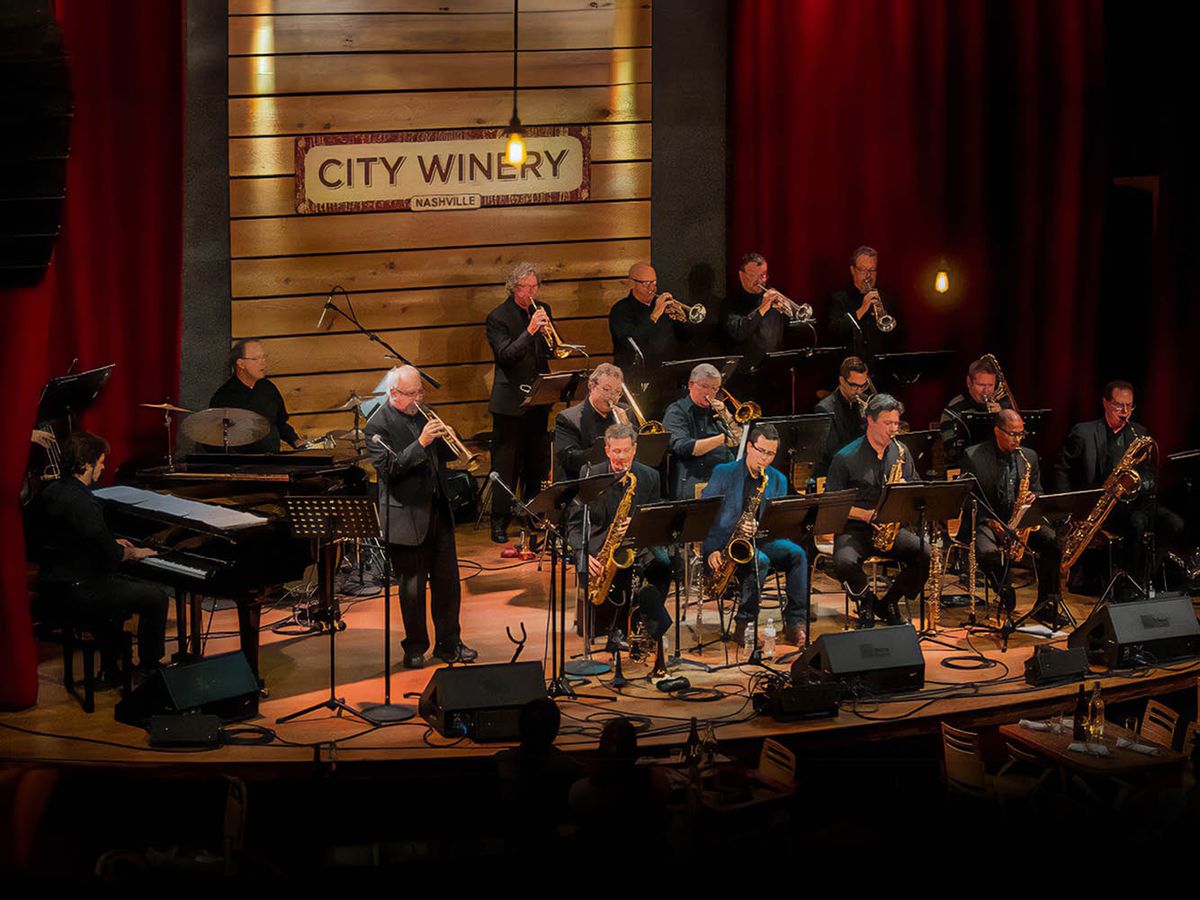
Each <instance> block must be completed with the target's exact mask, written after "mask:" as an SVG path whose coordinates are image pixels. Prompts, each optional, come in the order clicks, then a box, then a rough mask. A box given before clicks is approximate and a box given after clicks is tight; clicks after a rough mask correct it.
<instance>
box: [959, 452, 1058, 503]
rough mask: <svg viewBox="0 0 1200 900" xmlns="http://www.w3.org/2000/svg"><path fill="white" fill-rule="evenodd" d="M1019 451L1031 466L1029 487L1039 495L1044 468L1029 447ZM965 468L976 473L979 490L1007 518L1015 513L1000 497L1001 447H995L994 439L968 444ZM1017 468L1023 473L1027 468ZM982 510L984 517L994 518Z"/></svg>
mask: <svg viewBox="0 0 1200 900" xmlns="http://www.w3.org/2000/svg"><path fill="white" fill-rule="evenodd" d="M1017 452H1018V453H1020V454H1021V455H1022V456H1023V457H1024V458H1025V461H1026V462H1027V463H1029V465H1030V470H1029V489H1030V490H1031V491H1033V492H1034V493H1035V494H1040V493H1041V492H1042V470H1041V465H1040V464H1039V463H1038V455H1037V453H1035V452H1034V451H1033V450H1031V449H1029V448H1028V447H1020V448H1018V450H1017ZM963 470H964V471H966V472H969V473H970V474H972V475H974V476H975V483H976V484H977V485H978V487H977V488H976V490H978V492H979V494H980V495H981V496H982V497H983V499H984V500H986V501H987V503H988V504H989V505H990V506H991V507H992V509H994V510H995V511H996V512H998V513H999V514H1000V515H1002V516H1004V517H1006V518H1007V517H1010V516H1011V515H1012V509H1010V508H1009V507H1008V505H1007V504H1005V503H1003V501H1001V499H1000V448H999V447H997V446H996V441H995V440H994V439H993V440H990V441H984V442H983V443H982V444H975V445H974V446H971V447H968V448H967V452H966V454H965V455H964V456H963ZM1018 471H1019V472H1024V469H1023V468H1022V469H1020V470H1018ZM980 512H981V514H983V515H984V518H991V516H990V514H987V513H986V511H985V510H982V509H981V510H980Z"/></svg>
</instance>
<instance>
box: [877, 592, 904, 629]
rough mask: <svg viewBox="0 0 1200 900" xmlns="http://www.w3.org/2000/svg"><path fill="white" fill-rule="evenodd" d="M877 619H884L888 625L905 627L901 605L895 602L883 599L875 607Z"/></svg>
mask: <svg viewBox="0 0 1200 900" xmlns="http://www.w3.org/2000/svg"><path fill="white" fill-rule="evenodd" d="M875 616H876V618H879V619H883V621H884V622H885V623H886V624H888V625H903V624H904V617H903V616H901V615H900V605H899V604H898V603H897V602H896V601H895V600H888V599H886V598H885V599H883V600H880V601H879V602H878V603H877V604H876V605H875Z"/></svg>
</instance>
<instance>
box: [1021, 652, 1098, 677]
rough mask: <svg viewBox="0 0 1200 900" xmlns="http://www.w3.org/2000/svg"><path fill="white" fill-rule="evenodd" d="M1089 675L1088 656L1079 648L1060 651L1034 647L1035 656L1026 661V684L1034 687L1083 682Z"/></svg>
mask: <svg viewBox="0 0 1200 900" xmlns="http://www.w3.org/2000/svg"><path fill="white" fill-rule="evenodd" d="M1087 673H1088V661H1087V654H1086V653H1084V652H1083V650H1082V649H1081V648H1078V647H1074V648H1070V649H1067V650H1059V649H1058V648H1057V647H1050V646H1046V645H1044V644H1043V645H1041V646H1038V647H1034V648H1033V656H1031V657H1029V659H1027V660H1025V683H1026V684H1031V685H1033V686H1034V687H1046V686H1047V685H1051V684H1066V683H1067V682H1068V681H1082V680H1083V679H1084V678H1086V677H1087Z"/></svg>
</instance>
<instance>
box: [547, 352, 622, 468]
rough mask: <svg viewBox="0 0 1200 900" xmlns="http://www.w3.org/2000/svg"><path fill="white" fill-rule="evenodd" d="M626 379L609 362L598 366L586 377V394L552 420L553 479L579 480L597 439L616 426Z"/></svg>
mask: <svg viewBox="0 0 1200 900" xmlns="http://www.w3.org/2000/svg"><path fill="white" fill-rule="evenodd" d="M624 382H625V379H624V377H623V376H622V374H621V370H620V369H618V368H617V367H616V366H614V365H613V364H612V363H600V365H598V366H596V368H594V369H592V371H591V374H590V375H588V393H587V396H586V397H584V398H583V399H582V400H581V401H579V402H578V403H576V404H575V405H574V406H571V407H568V408H567V409H564V410H563V411H562V412H560V413H559V414H558V415H557V416H555V417H554V480H555V481H562V480H564V479H567V478H578V477H580V476H579V472H580V470H581V469H582V468H583V467H584V465H585V464H586V463H587V459H588V456H589V455H590V454H591V452H592V447H593V446H594V445H595V443H596V438H598V437H600V436H602V435H603V434H604V430H605V429H606V428H608V427H609V426H610V425H616V424H617V415H616V412H615V408H616V405H617V402H618V401H619V400H620V399H621V385H622V384H624Z"/></svg>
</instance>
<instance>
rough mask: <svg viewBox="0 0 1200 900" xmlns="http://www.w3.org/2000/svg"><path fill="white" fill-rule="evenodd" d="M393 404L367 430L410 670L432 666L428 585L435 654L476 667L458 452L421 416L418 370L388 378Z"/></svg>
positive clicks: (402, 369)
mask: <svg viewBox="0 0 1200 900" xmlns="http://www.w3.org/2000/svg"><path fill="white" fill-rule="evenodd" d="M386 383H387V392H388V396H387V403H384V404H383V405H381V406H380V407H379V409H378V410H376V412H375V413H373V414H372V416H371V420H370V421H369V422H368V423H367V428H366V437H367V453H368V454H369V455H370V457H371V464H372V465H373V466H374V467H375V471H376V472H378V473H379V475H380V484H381V485H386V488H381V489H380V494H379V519H380V523H381V524H382V525H383V527H384V530H385V532H386V535H387V543H388V556H389V557H390V558H391V561H392V568H393V569H394V570H395V572H396V581H397V588H398V590H399V594H400V616H401V618H403V620H404V640H403V642H402V643H401V646H402V647H403V648H404V667H405V668H406V669H419V668H421V667H422V666H424V665H425V651H426V650H428V649H429V631H428V629H427V628H426V626H425V585H426V583H427V582H428V584H429V594H430V605H431V606H432V609H433V630H434V639H435V642H434V646H433V655H434V656H435V657H437V658H438V659H440V660H441V661H442V662H447V663H468V662H471V661H472V660H474V659H475V658H476V656H478V654H477V653H476V652H475V651H474V650H472V649H471V648H470V647H468V646H466V645H465V644H464V643H463V642H462V640H461V638H460V634H461V631H462V629H461V627H460V625H459V621H458V612H459V607H460V606H461V603H462V585H461V584H460V583H459V579H458V550H457V547H456V545H455V543H454V516H453V514H452V513H451V512H450V490H449V483H448V482H447V480H446V460H447V459H452V458H453V457H454V452H453V451H452V450H450V448H449V447H448V446H447V445H446V442H445V441H444V440H441V438H443V437H445V435H446V426H445V425H444V424H443V423H442V422H441V420H440V419H437V418H434V419H430V420H428V421H426V419H425V417H424V416H422V415H421V413H420V412H419V410H418V409H417V404H419V403H420V402H421V401H422V400H423V399H424V397H425V392H424V389H423V388H422V386H421V376H420V374H419V373H418V372H417V370H416V369H414V368H413V367H412V366H398V367H397V368H395V369H392V370H391V371H390V372H388V374H387V381H386Z"/></svg>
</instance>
